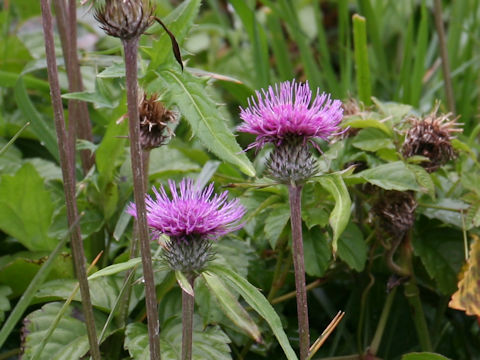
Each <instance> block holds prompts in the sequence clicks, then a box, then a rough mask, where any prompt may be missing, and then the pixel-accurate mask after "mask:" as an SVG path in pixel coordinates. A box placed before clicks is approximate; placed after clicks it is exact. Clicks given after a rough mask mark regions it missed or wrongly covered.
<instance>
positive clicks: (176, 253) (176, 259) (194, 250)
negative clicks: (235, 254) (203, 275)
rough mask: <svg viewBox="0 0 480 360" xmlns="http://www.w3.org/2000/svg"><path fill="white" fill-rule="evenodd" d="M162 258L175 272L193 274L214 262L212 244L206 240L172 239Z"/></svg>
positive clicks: (199, 238)
mask: <svg viewBox="0 0 480 360" xmlns="http://www.w3.org/2000/svg"><path fill="white" fill-rule="evenodd" d="M162 257H163V258H164V259H165V261H166V262H167V263H168V265H169V266H170V268H171V269H172V270H174V271H177V270H179V271H181V272H183V273H192V272H197V271H201V270H202V269H203V268H204V267H205V265H206V264H207V262H208V261H210V260H212V259H213V257H214V253H213V251H212V242H211V241H210V240H208V239H205V238H201V237H198V238H190V239H171V240H170V241H168V242H167V243H166V245H165V251H163V253H162Z"/></svg>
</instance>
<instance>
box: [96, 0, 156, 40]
mask: <svg viewBox="0 0 480 360" xmlns="http://www.w3.org/2000/svg"><path fill="white" fill-rule="evenodd" d="M154 10H155V8H154V6H152V4H151V3H150V0H105V4H104V5H103V6H100V7H98V8H97V9H96V10H95V13H94V17H95V19H96V20H97V21H98V22H99V23H100V24H101V25H100V27H101V28H102V29H103V30H104V31H105V32H106V33H107V34H108V35H110V36H114V37H117V38H120V39H121V40H129V39H132V38H135V37H139V36H140V35H142V34H143V33H144V32H145V30H146V29H147V28H148V27H149V26H150V25H152V23H153V22H154V20H155V17H154V15H153V13H154Z"/></svg>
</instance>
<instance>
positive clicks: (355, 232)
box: [338, 223, 368, 272]
mask: <svg viewBox="0 0 480 360" xmlns="http://www.w3.org/2000/svg"><path fill="white" fill-rule="evenodd" d="M367 251H368V249H367V244H365V240H364V239H363V234H362V232H361V231H360V229H359V228H358V226H357V225H355V224H353V223H349V224H348V226H347V228H346V229H345V231H344V232H343V234H342V235H341V236H340V238H339V240H338V257H339V258H340V259H342V260H343V261H345V262H346V263H347V264H348V266H350V267H351V268H352V269H354V270H356V271H359V272H360V271H362V270H363V268H364V267H365V262H366V261H367Z"/></svg>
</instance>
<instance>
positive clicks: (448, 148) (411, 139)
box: [402, 104, 462, 173]
mask: <svg viewBox="0 0 480 360" xmlns="http://www.w3.org/2000/svg"><path fill="white" fill-rule="evenodd" d="M438 107H439V104H437V105H436V106H435V108H434V109H433V111H432V112H431V113H430V114H428V115H427V116H426V117H424V118H423V119H420V118H417V117H412V118H410V122H411V124H412V126H411V128H410V129H409V130H408V131H407V134H406V136H405V141H404V143H403V147H402V153H403V156H405V157H407V158H408V157H412V156H415V155H421V156H425V157H427V158H428V159H429V160H428V161H424V162H422V163H421V164H420V165H421V166H422V167H424V168H425V170H427V171H428V172H429V173H432V172H434V171H436V170H437V169H438V168H439V167H441V166H442V165H444V164H445V163H446V162H447V161H449V160H451V159H453V158H455V151H454V149H453V146H452V143H451V140H452V139H453V137H454V136H453V133H455V132H461V131H462V130H461V129H459V128H457V127H456V126H458V125H461V124H458V123H457V122H456V120H457V119H458V117H456V118H453V115H452V114H451V113H448V114H440V115H437V111H438Z"/></svg>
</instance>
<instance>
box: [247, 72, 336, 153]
mask: <svg viewBox="0 0 480 360" xmlns="http://www.w3.org/2000/svg"><path fill="white" fill-rule="evenodd" d="M255 93H256V99H255V97H251V98H250V99H248V107H247V108H246V109H243V108H240V118H241V119H242V120H243V121H244V123H243V124H242V125H240V126H239V127H238V131H241V132H246V133H250V134H254V135H256V136H257V138H256V140H255V142H253V143H252V144H250V146H249V147H248V148H247V150H248V149H251V148H253V147H257V148H259V149H260V148H262V147H263V146H264V145H265V144H266V143H273V144H274V145H277V146H278V145H281V144H282V143H283V142H284V141H285V140H286V139H291V138H297V139H302V140H303V143H304V144H305V143H306V142H310V143H312V144H313V145H314V146H316V144H315V142H314V141H313V139H314V138H321V139H323V140H327V139H328V138H329V137H330V136H332V135H336V134H338V133H340V132H341V131H340V126H339V123H340V121H341V120H342V117H343V109H342V102H341V101H340V100H332V99H330V94H327V93H322V94H321V95H320V92H319V90H318V89H317V94H316V97H315V99H314V100H313V102H311V99H312V91H311V90H310V88H309V86H308V81H307V82H305V83H296V82H295V80H293V81H291V82H290V81H285V82H283V83H281V84H280V85H279V84H276V85H275V88H273V87H272V86H269V87H268V90H264V89H262V91H261V92H260V91H256V92H255Z"/></svg>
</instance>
